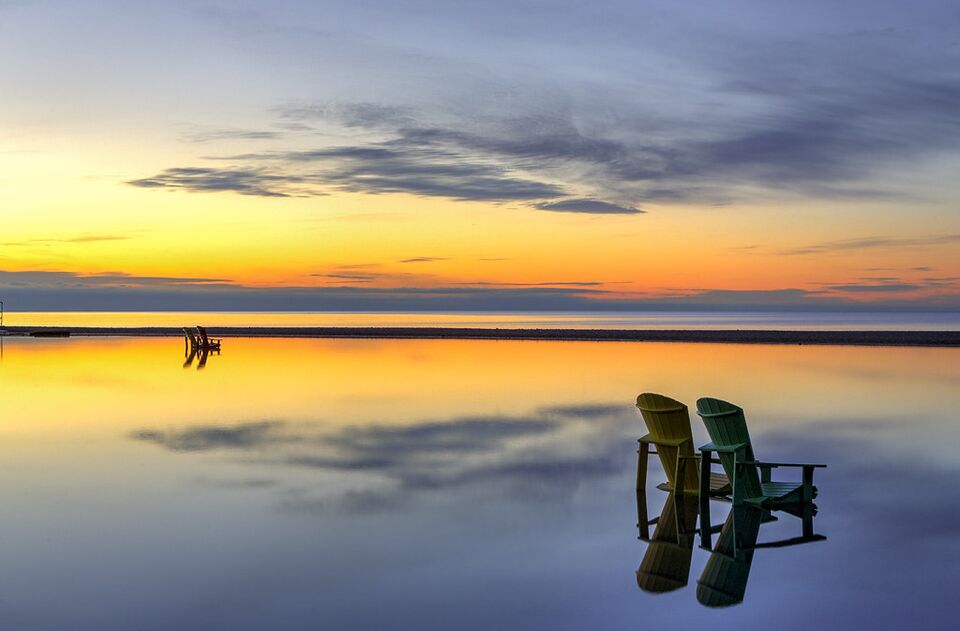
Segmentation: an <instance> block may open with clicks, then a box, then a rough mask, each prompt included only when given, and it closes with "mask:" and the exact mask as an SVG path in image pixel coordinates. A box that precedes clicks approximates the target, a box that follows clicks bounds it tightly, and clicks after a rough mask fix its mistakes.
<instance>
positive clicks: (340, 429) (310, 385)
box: [0, 314, 960, 631]
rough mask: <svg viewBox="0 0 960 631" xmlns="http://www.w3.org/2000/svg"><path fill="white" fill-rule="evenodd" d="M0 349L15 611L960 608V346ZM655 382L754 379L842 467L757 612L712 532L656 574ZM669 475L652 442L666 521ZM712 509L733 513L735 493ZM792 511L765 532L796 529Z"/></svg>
mask: <svg viewBox="0 0 960 631" xmlns="http://www.w3.org/2000/svg"><path fill="white" fill-rule="evenodd" d="M18 315H19V314H18ZM191 315H192V316H193V315H195V314H191ZM171 317H176V316H175V314H174V315H172V316H171ZM180 317H182V316H180ZM237 317H248V316H246V315H244V316H237ZM264 317H270V316H264ZM289 317H296V316H289ZM193 319H196V318H192V320H193ZM192 320H191V321H192ZM210 323H211V324H213V323H214V322H213V321H212V320H211V321H210ZM0 349H2V355H0V470H2V475H0V506H2V509H0V628H2V629H30V630H40V631H47V630H50V631H53V630H62V629H72V630H76V631H85V630H88V629H89V630H98V631H101V630H108V631H109V630H113V629H138V630H146V631H150V630H161V629H163V630H166V629H184V630H193V629H198V630H199V629H202V630H221V629H222V630H231V631H233V630H262V629H271V630H287V629H291V630H292V629H360V630H366V629H371V630H374V629H375V630H378V631H379V630H383V629H418V630H419V629H427V630H432V629H438V630H440V629H442V630H445V631H446V630H450V629H468V630H472V629H476V630H481V629H482V630H489V629H520V630H522V629H544V630H546V629H549V630H551V631H554V630H557V629H562V630H566V629H569V630H581V629H603V630H607V629H610V630H619V629H681V628H682V629H692V628H716V629H752V628H766V627H770V626H772V627H775V628H777V629H788V630H792V629H811V628H814V629H845V628H869V629H903V628H930V629H936V628H952V626H953V622H954V620H955V614H956V613H957V604H956V594H957V593H958V590H960V572H957V568H958V567H960V520H958V519H957V516H958V511H960V509H958V506H960V485H958V484H957V481H958V480H960V454H958V451H957V447H956V446H957V445H958V444H960V424H958V423H957V410H958V409H960V349H951V348H863V347H830V346H789V347H785V346H766V345H743V346H738V345H725V344H665V343H620V342H610V343H605V344H593V343H582V342H521V341H481V340H370V339H364V340H343V339H335V340H330V339H271V338H245V339H228V340H226V341H225V342H224V349H223V352H222V353H221V354H220V355H211V356H208V357H206V358H205V362H203V365H202V368H201V369H199V370H198V368H200V367H201V366H200V362H199V358H185V357H184V349H183V345H182V343H181V342H180V340H175V339H164V338H148V339H134V338H122V337H121V338H110V339H93V338H72V339H31V338H5V339H4V338H0ZM188 360H189V361H188ZM643 391H654V392H661V393H664V394H667V395H669V396H672V397H674V398H677V399H679V400H681V401H684V402H686V403H687V404H689V405H690V406H691V407H692V406H693V404H694V403H695V401H696V399H697V397H699V396H705V395H710V396H716V397H720V398H724V399H727V400H730V401H732V402H735V403H737V404H739V405H741V406H743V408H744V409H745V410H746V413H747V419H748V422H749V427H750V432H751V436H752V439H753V444H754V447H755V449H756V451H757V456H758V457H760V458H762V459H764V460H769V461H788V462H789V461H793V462H797V461H799V462H809V461H812V462H824V463H827V464H828V465H829V468H827V469H826V470H821V471H818V473H817V477H816V480H815V482H816V484H817V486H818V487H819V497H818V498H817V505H818V507H819V514H818V515H817V517H816V518H815V520H814V528H815V531H816V533H817V534H822V535H824V536H826V540H825V541H819V542H813V543H805V544H801V545H792V546H789V547H760V548H758V549H756V550H751V551H750V552H749V555H750V557H749V558H750V564H749V566H747V572H746V574H743V573H742V572H741V573H740V574H739V575H738V576H739V578H738V579H737V580H741V581H742V583H741V585H742V586H743V587H744V591H743V593H742V598H743V602H742V604H739V605H734V606H731V607H727V608H721V609H716V608H710V607H706V606H704V605H702V604H701V603H700V602H699V600H698V595H697V594H698V587H697V581H698V579H699V578H700V577H701V576H702V574H703V573H704V570H705V567H707V564H708V562H709V560H710V559H712V558H713V557H712V556H711V553H710V552H708V551H706V550H703V549H700V548H698V547H697V546H696V545H695V544H694V545H693V546H692V548H691V547H690V546H686V547H684V546H682V545H679V546H676V547H674V548H670V549H671V550H673V551H674V552H675V553H677V554H679V555H680V556H681V557H682V558H683V559H686V561H685V562H686V563H688V565H687V566H686V567H683V568H682V569H684V570H685V571H683V572H677V573H676V574H677V575H676V576H675V577H673V578H671V580H673V581H675V582H674V583H672V584H671V587H676V589H673V591H669V592H666V593H653V592H651V591H647V590H645V589H641V588H640V586H639V585H638V579H637V574H636V573H637V570H638V568H639V567H641V564H643V563H646V562H647V561H649V557H648V551H649V549H650V546H651V545H653V544H649V543H646V542H643V541H640V540H638V529H637V526H636V524H637V506H636V497H635V493H634V482H635V475H636V458H637V454H636V451H637V438H638V437H639V436H641V435H642V434H644V433H645V432H646V430H645V428H644V425H643V422H642V420H641V418H640V416H639V414H638V412H637V410H636V409H635V408H634V406H633V401H634V400H635V398H636V396H637V394H638V393H640V392H643ZM692 426H693V432H694V439H695V442H696V443H697V444H698V445H699V444H703V443H704V442H706V440H707V436H706V432H705V430H704V427H703V425H702V423H701V422H700V419H699V418H698V417H696V415H694V416H693V419H692ZM777 475H781V474H780V472H778V473H777ZM782 475H784V476H790V475H792V474H790V473H786V472H784V473H783V474H782ZM664 480H665V475H664V473H663V470H662V468H660V467H659V464H658V463H657V461H656V460H654V461H653V462H652V463H651V467H650V476H649V478H648V481H647V487H646V489H645V490H646V495H647V497H648V501H649V512H650V514H651V515H652V516H656V515H660V514H661V508H662V507H664V502H665V499H666V497H667V496H666V494H665V493H663V492H661V491H659V490H657V489H656V488H655V486H656V484H658V483H660V482H663V481H664ZM712 510H713V519H712V521H713V522H714V523H717V524H723V523H724V521H725V519H727V517H728V514H727V513H728V510H729V505H728V504H723V503H720V502H716V503H714V506H713V509H712ZM664 515H665V517H664V521H665V522H666V521H667V520H668V519H669V518H670V513H668V512H665V513H664ZM775 515H776V517H777V520H776V521H773V522H770V523H763V524H760V525H759V537H756V530H754V532H753V534H754V537H753V540H754V541H757V542H758V543H760V544H763V543H765V542H775V541H782V540H784V539H786V540H790V539H791V538H794V537H797V536H799V535H800V534H801V521H800V520H799V519H797V518H795V517H793V516H791V515H789V514H786V513H776V514H775ZM747 530H749V529H747ZM745 532H746V530H745ZM721 536H722V535H721ZM748 538H749V537H748ZM668 543H669V542H668ZM688 543H689V542H688ZM668 547H669V546H668ZM665 549H666V548H665ZM740 554H741V555H743V554H745V553H744V552H741V553H740ZM684 555H686V556H684ZM738 558H739V559H741V560H742V559H744V558H745V557H743V556H740V557H738ZM681 565H682V563H681ZM644 567H647V566H644ZM744 567H745V566H744V565H743V564H742V563H741V565H740V568H741V570H742V569H743V568H744ZM731 576H732V575H731ZM684 581H685V582H686V585H683V584H682V583H683V582H684Z"/></svg>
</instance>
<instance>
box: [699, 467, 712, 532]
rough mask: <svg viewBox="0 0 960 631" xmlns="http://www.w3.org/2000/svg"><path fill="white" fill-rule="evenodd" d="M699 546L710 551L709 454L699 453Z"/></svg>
mask: <svg viewBox="0 0 960 631" xmlns="http://www.w3.org/2000/svg"><path fill="white" fill-rule="evenodd" d="M699 499H700V546H701V547H703V548H706V549H707V550H710V549H711V548H712V543H711V541H710V452H709V451H701V452H700V498H699Z"/></svg>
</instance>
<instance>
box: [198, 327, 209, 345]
mask: <svg viewBox="0 0 960 631" xmlns="http://www.w3.org/2000/svg"><path fill="white" fill-rule="evenodd" d="M197 333H199V334H200V341H201V342H203V345H204V346H209V344H210V340H208V339H207V329H206V328H204V327H202V326H200V325H199V324H198V325H197Z"/></svg>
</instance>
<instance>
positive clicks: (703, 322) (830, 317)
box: [5, 311, 960, 331]
mask: <svg viewBox="0 0 960 631" xmlns="http://www.w3.org/2000/svg"><path fill="white" fill-rule="evenodd" d="M5 322H6V324H7V325H8V326H66V327H80V326H98V327H99V326H106V327H110V326H112V327H140V326H173V327H181V326H183V325H184V324H186V325H191V324H203V325H205V326H255V327H285V326H292V327H308V326H364V327H365V326H381V327H476V328H498V327H499V328H537V329H567V328H569V329H765V330H769V329H786V330H791V331H796V330H808V329H813V330H818V329H821V330H822V329H830V330H849V331H865V330H867V331H869V330H873V331H957V330H960V313H951V312H941V313H912V312H906V313H890V312H792V311H791V312H783V313H776V312H729V313H724V312H718V311H711V312H704V311H648V312H643V313H409V312H407V313H314V312H289V311H190V312H178V311H134V312H130V311H69V312H54V311H31V312H7V314H6V320H5Z"/></svg>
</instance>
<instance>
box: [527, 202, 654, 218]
mask: <svg viewBox="0 0 960 631" xmlns="http://www.w3.org/2000/svg"><path fill="white" fill-rule="evenodd" d="M534 208H539V209H540V210H550V211H553V212H559V213H586V214H590V215H638V214H642V213H643V212H645V211H642V210H640V209H639V208H634V207H633V206H619V205H617V204H611V203H610V202H603V201H600V200H597V199H564V200H560V201H557V202H540V203H538V204H534Z"/></svg>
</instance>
